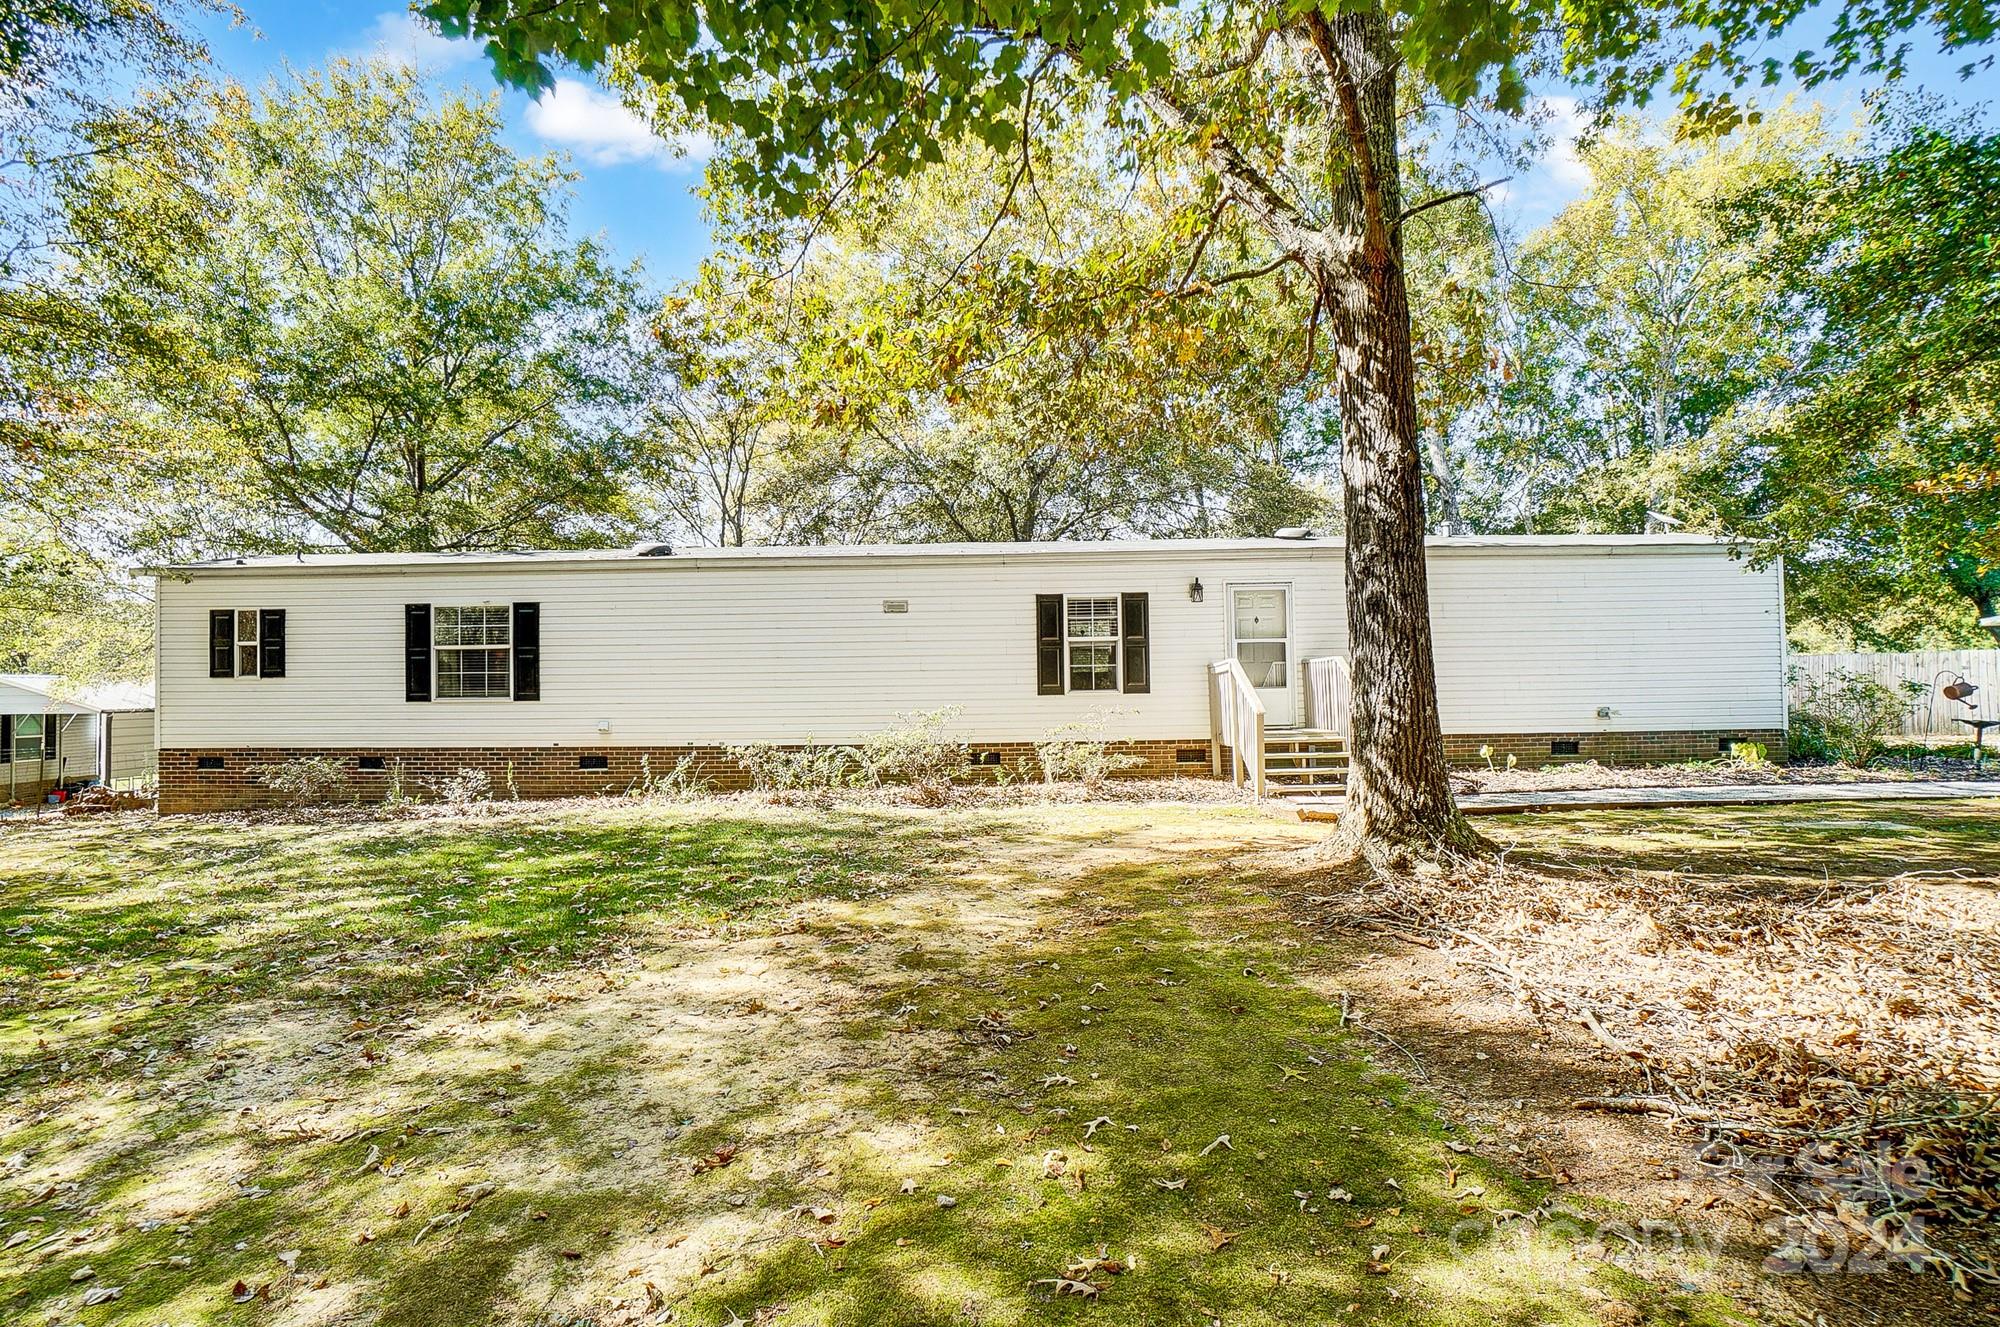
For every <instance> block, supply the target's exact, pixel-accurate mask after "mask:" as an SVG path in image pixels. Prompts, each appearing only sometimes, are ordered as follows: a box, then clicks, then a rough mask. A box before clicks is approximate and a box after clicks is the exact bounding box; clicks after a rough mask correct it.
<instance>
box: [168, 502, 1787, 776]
mask: <svg viewBox="0 0 2000 1327" xmlns="http://www.w3.org/2000/svg"><path fill="white" fill-rule="evenodd" d="M1343 555H1344V550H1343V548H1342V545H1341V543H1340V541H1338V540H1335V539H1310V538H1309V539H1297V540H1293V539H1230V540H1174V541H1165V540H1161V541H1131V542H1113V543H1095V544H1087V543H1039V544H939V545H897V546H873V547H831V548H760V549H727V550H719V549H696V550H688V551H682V550H674V549H668V548H666V547H665V546H663V545H641V546H639V547H637V548H634V549H630V550H623V551H616V552H609V551H583V552H520V553H477V554H464V555H451V554H348V555H308V556H302V557H251V558H241V559H228V560H222V561H214V562H203V563H196V564H191V565H185V566H178V567H169V568H163V569H159V570H158V571H156V572H155V573H154V574H155V575H156V576H157V577H158V580H159V598H158V603H159V618H158V634H159V639H158V673H157V681H158V704H159V744H160V777H161V802H160V805H161V809H162V810H163V811H184V810H209V809H221V808H227V807H238V806H247V805H255V804H258V803H260V802H263V801H266V800H268V799H269V796H270V794H269V792H268V790H267V789H265V788H263V786H262V785H261V783H260V782H259V779H258V777H257V775H256V773H255V771H256V768H257V767H258V766H261V765H266V764H270V763H275V762H277V761H282V760H286V759H291V758H295V757H298V756H304V755H324V756H328V757H331V758H333V759H336V760H338V761H341V762H343V763H345V764H349V765H351V767H352V773H353V779H352V781H351V782H352V783H353V785H354V786H355V787H357V788H360V789H362V790H363V791H364V794H365V792H366V790H367V789H370V788H376V789H381V788H385V787H387V786H388V781H389V780H390V779H391V778H392V777H399V778H402V779H406V780H409V781H413V782H416V783H421V782H422V781H423V780H425V779H434V778H439V777H443V776H446V775H449V774H451V773H452V772H455V771H456V770H459V769H462V768H466V767H478V768H482V769H485V770H486V771H487V772H488V773H489V775H490V776H491V777H492V779H493V781H494V783H495V785H496V786H503V783H504V782H506V781H511V784H512V786H513V787H514V788H515V789H517V790H519V791H520V792H521V793H522V794H523V795H527V796H539V795H558V794H566V793H578V792H589V791H596V790H600V789H604V788H608V787H623V786H625V785H626V784H627V783H628V782H630V781H631V780H632V779H633V778H634V777H635V776H636V775H637V774H638V773H639V771H640V761H641V758H642V757H643V758H645V759H646V760H647V762H648V763H649V765H650V768H652V769H653V770H655V771H658V770H660V769H663V768H665V767H666V766H668V765H671V764H672V762H673V761H674V760H676V759H678V758H679V757H680V756H683V755H688V754H692V755H694V756H695V757H696V758H697V759H698V760H699V761H701V762H702V765H703V767H704V771H705V773H707V774H708V776H709V777H711V778H712V779H714V780H715V781H717V782H718V783H722V784H725V785H726V784H729V783H732V782H737V781H740V778H741V771H740V770H738V769H737V768H736V767H735V766H734V764H733V762H730V761H729V760H728V759H727V757H726V756H725V754H724V751H723V748H725V747H727V746H730V745H740V744H744V743H750V742H759V741H769V742H778V743H785V744H801V745H802V744H806V743H812V742H844V741H851V740H854V739H856V738H859V737H861V736H863V735H865V734H867V733H869V732H871V731H876V730H880V729H882V728H884V727H887V726H889V725H891V724H893V723H894V722H895V721H896V719H897V717H898V716H899V715H903V714H907V713H909V712H911V711H917V710H932V709H938V708H942V707H946V706H953V707H956V708H957V712H958V713H957V719H956V724H957V728H958V732H959V734H960V735H961V736H963V738H964V739H965V740H966V742H967V743H968V744H970V746H971V747H972V749H973V751H974V753H975V756H976V758H977V759H979V760H980V761H982V762H986V763H1000V762H1007V763H1012V762H1015V761H1018V760H1021V759H1023V758H1024V757H1026V756H1028V755H1030V754H1031V753H1032V750H1033V745H1034V743H1035V742H1036V741H1038V740H1040V739H1042V738H1044V737H1046V736H1047V735H1048V734H1049V733H1050V732H1051V731H1052V730H1055V729H1058V728H1061V727H1063V726H1064V725H1069V724H1075V723H1079V722H1083V723H1089V724H1095V725H1098V726H1100V727H1101V730H1102V732H1103V735H1104V736H1105V737H1107V738H1109V739H1111V740H1113V741H1115V742H1118V743H1120V744H1122V745H1123V746H1124V747H1125V748H1126V749H1127V750H1129V751H1130V752H1131V753H1133V754H1134V755H1136V756H1138V757H1139V758H1140V760H1141V762H1142V763H1141V764H1140V765H1138V766H1137V767H1136V769H1135V772H1136V773H1140V774H1153V775H1166V774H1173V773H1176V772H1180V773H1188V774H1208V773H1212V772H1219V771H1220V772H1228V771H1235V772H1237V773H1239V774H1244V773H1248V774H1249V775H1250V776H1251V777H1257V778H1261V777H1263V775H1264V774H1265V773H1267V772H1268V773H1269V774H1270V775H1271V777H1272V780H1273V782H1274V784H1278V783H1292V784H1299V785H1306V786H1317V785H1322V784H1324V783H1325V782H1326V780H1327V777H1330V774H1329V773H1328V772H1329V771H1333V770H1335V769H1337V766H1338V764H1339V761H1340V758H1341V757H1340V742H1341V739H1342V738H1343V737H1344V725H1345V713H1346V710H1345V655H1346V651H1347V613H1346V607H1345V604H1344V602H1343V596H1342V559H1343ZM1429 565H1430V581H1431V612H1432V619H1433V623H1434V626H1435V630H1436V645H1437V671H1438V702H1439V706H1440V709H1441V712H1442V715H1443V720H1444V728H1445V732H1446V734H1447V746H1448V749H1449V752H1450V754H1451V755H1452V756H1453V757H1454V758H1455V759H1461V760H1464V759H1472V758H1474V757H1475V756H1476V753H1477V752H1478V749H1479V748H1480V747H1481V746H1488V745H1490V746H1492V747H1493V748H1495V753H1496V758H1498V757H1500V756H1501V755H1503V754H1513V755H1515V756H1517V757H1518V758H1519V759H1520V760H1521V761H1522V762H1523V763H1526V764H1528V765H1531V766H1533V765H1539V764H1542V763H1546V762H1548V761H1549V760H1551V759H1556V760H1561V759H1590V758H1597V759H1600V760H1614V759H1624V760H1639V759H1681V758H1689V757H1695V756H1712V755H1714V754H1715V753H1716V752H1717V751H1718V749H1722V748H1725V747H1726V745H1727V744H1728V743H1729V742H1730V741H1734V740H1755V741H1759V742H1766V743H1771V744H1778V743H1781V742H1782V741H1783V729H1784V723H1785V636H1784V606H1783V602H1782V591H1781V589H1780V577H1779V573H1778V570H1777V569H1776V568H1775V567H1767V568H1761V569H1759V568H1753V567H1751V566H1750V565H1749V564H1748V563H1746V562H1745V561H1743V560H1742V559H1741V558H1740V557H1739V556H1738V555H1737V553H1736V552H1735V550H1732V549H1731V548H1730V547H1728V546H1727V545H1725V544H1721V543H1717V542H1714V541H1710V540H1707V539H1702V538H1696V537H1690V536H1683V535H1665V536H1576V537H1505V538H1503V537H1491V538H1488V537H1476V538H1446V539H1434V540H1432V541H1431V542H1430V545H1429ZM1260 730H1261V732H1262V734H1263V740H1262V741H1261V742H1260V741H1259V740H1258V739H1257V733H1258V732H1259V731H1260ZM1315 771H1318V772H1315Z"/></svg>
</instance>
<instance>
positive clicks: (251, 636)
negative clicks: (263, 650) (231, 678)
mask: <svg viewBox="0 0 2000 1327" xmlns="http://www.w3.org/2000/svg"><path fill="white" fill-rule="evenodd" d="M232 657H233V658H234V659H235V660H236V675H237V676H238V677H255V676H257V610H256V609H254V608H239V609H237V610H236V653H235V654H234V655H233V656H232Z"/></svg>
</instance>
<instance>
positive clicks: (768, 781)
mask: <svg viewBox="0 0 2000 1327" xmlns="http://www.w3.org/2000/svg"><path fill="white" fill-rule="evenodd" d="M723 752H724V754H725V755H727V756H728V757H729V758H730V759H731V760H733V761H735V762H736V763H737V764H738V765H741V766H742V767H743V772H744V773H745V774H748V775H749V776H750V786H751V787H752V788H754V789H755V790H757V791H758V792H772V793H830V792H833V791H834V790H836V789H839V788H852V787H853V786H854V785H855V784H856V783H858V782H859V781H860V779H861V775H862V769H861V756H860V753H859V752H857V751H856V750H855V749H854V748H853V747H851V746H817V745H814V744H812V743H810V742H809V743H807V744H806V745H805V746H801V747H784V746H779V745H778V744H777V743H776V742H752V743H750V744H749V745H747V746H732V747H725V748H724V749H723Z"/></svg>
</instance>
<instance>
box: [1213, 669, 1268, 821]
mask: <svg viewBox="0 0 2000 1327" xmlns="http://www.w3.org/2000/svg"><path fill="white" fill-rule="evenodd" d="M1208 716H1209V739H1208V745H1209V758H1210V763H1211V765H1212V767H1213V768H1214V770H1215V772H1216V773H1217V774H1218V775H1219V774H1221V773H1222V753H1223V752H1224V751H1225V750H1226V751H1228V753H1229V781H1230V782H1231V783H1233V784H1235V785H1236V786H1237V787H1239V788H1241V787H1242V786H1243V784H1244V782H1245V781H1246V779H1247V780H1248V782H1249V784H1250V786H1251V789H1252V790H1253V791H1254V792H1255V793H1256V794H1257V796H1259V797H1262V796H1263V795H1264V702H1263V701H1262V700H1261V699H1259V698H1258V695H1257V688H1255V687H1253V686H1251V685H1250V675H1249V674H1248V673H1246V672H1244V671H1243V665H1242V664H1240V663H1238V662H1236V660H1234V659H1222V660H1218V661H1217V662H1215V663H1212V664H1210V665H1209V666H1208Z"/></svg>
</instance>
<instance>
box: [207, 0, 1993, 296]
mask: <svg viewBox="0 0 2000 1327" xmlns="http://www.w3.org/2000/svg"><path fill="white" fill-rule="evenodd" d="M238 2H239V4H241V7H242V8H243V10H244V11H245V12H246V13H247V14H248V16H249V20H250V22H249V26H248V27H238V28H230V27H228V26H226V25H224V24H222V23H219V22H215V21H212V20H211V21H210V22H208V23H207V24H206V25H204V30H205V32H206V34H207V36H208V37H209V39H210V44H211V47H212V49H213V51H214V55H215V59H216V63H217V65H218V66H220V68H221V69H222V71H223V72H225V73H227V74H229V75H232V76H234V77H235V78H237V79H239V80H242V81H244V82H246V83H250V84H253V85H254V84H256V83H260V82H262V81H263V80H264V78H265V77H266V76H267V75H269V74H271V73H273V72H275V71H277V70H278V69H280V68H281V67H282V66H283V65H284V64H285V63H287V62H289V63H290V64H292V65H293V66H295V67H298V68H309V67H312V66H316V65H318V64H321V63H322V62H324V61H325V60H327V59H328V58H329V57H331V56H337V55H347V56H356V55H365V54H368V53H371V52H384V53H389V54H393V55H394V56H396V57H397V58H399V59H402V60H404V61H405V62H408V63H412V64H415V65H416V66H417V67H419V68H421V69H424V70H425V71H426V72H427V73H429V74H430V76H431V77H432V78H433V79H434V80H436V81H437V82H438V83H439V84H441V85H443V86H447V87H457V86H465V87H469V88H471V89H473V90H475V91H476V92H478V93H480V94H482V95H488V94H491V93H492V92H494V91H495V84H494V82H493V78H492V75H491V73H490V72H489V71H488V69H487V68H486V66H485V64H484V62H483V60H482V59H481V57H480V55H479V51H478V48H477V47H476V46H475V45H474V44H473V43H470V42H447V41H445V40H443V39H442V38H440V37H438V36H437V35H436V34H434V33H432V32H430V31H429V30H428V29H426V28H425V27H424V26H423V25H422V24H420V23H419V22H418V21H417V20H415V19H414V18H412V17H410V16H409V15H408V14H407V13H406V12H405V11H404V10H402V9H399V8H396V7H395V6H394V5H393V4H384V5H382V6H381V7H380V8H375V9H371V8H370V7H368V6H367V5H351V4H338V3H331V2H329V0H313V2H307V3H292V4H280V3H258V0H238ZM1911 45H1912V59H1911V67H1912V71H1913V79H1912V81H1913V82H1915V83H1916V84H1917V85H1919V86H1921V87H1923V88H1925V89H1927V90H1929V91H1931V92H1935V93H1937V94H1939V95H1941V96H1943V97H1944V98H1946V99H1947V100H1948V101H1950V102H1952V103H1954V104H1956V105H1959V106H1964V107H1968V108H1973V109H1975V110H1976V111H1977V112H1978V113H1979V114H1980V116H1981V118H1982V120H1983V121H1985V122H1986V123H1988V124H1989V125H1990V124H1991V123H1992V121H1993V118H1994V117H1993V114H1992V112H1993V105H1992V100H1991V95H1990V93H1988V92H1987V91H1986V88H1985V85H1986V84H1994V83H1996V82H2000V79H1996V77H1995V76H1993V75H1992V74H1990V73H1989V74H1988V75H1986V76H1984V77H1983V78H1982V79H1975V80H1974V81H1972V82H1969V83H1963V82H1960V80H1959V79H1958V78H1957V76H1956V70H1957V67H1958V65H1959V64H1961V63H1963V60H1962V59H1960V58H1952V59H1947V58H1944V57H1942V56H1940V55H1938V54H1937V53H1935V52H1934V51H1931V50H1930V49H1929V48H1928V43H1927V42H1926V41H1925V40H1924V39H1923V38H1921V37H1919V38H1914V39H1913V40H1912V43H1911ZM1864 86H1865V84H1864V83H1863V82H1862V81H1861V80H1856V81H1854V82H1853V83H1851V84H1848V85H1842V86H1837V87H1833V88H1828V89H1822V90H1821V91H1819V92H1818V93H1816V94H1815V95H1816V97H1817V99H1819V100H1821V101H1823V102H1825V103H1827V104H1828V105H1831V106H1837V107H1844V108H1850V109H1851V108H1852V107H1854V106H1855V105H1857V104H1858V98H1859V96H1860V93H1861V92H1862V90H1863V88H1864ZM501 99H502V106H503V110H504V113H505V115H506V120H507V126H508V130H507V137H508V141H509V143H510V145H512V146H513V147H514V148H516V149H517V150H519V151H522V152H529V153H537V154H539V153H544V152H549V151H560V152H565V153H568V154H569V155H570V157H571V158H572V165H573V166H574V168H575V169H576V170H577V171H578V172H579V173H580V174H581V177H582V178H581V179H580V180H579V181H578V182H577V186H576V197H575V202H574V205H573V210H572V213H571V216H572V219H573V220H574V222H575V223H576V226H577V228H578V229H579V230H581V231H583V232H586V233H593V234H601V235H603V236H604V237H605V239H606V240H607V241H608V242H609V244H610V245H611V247H612V248H613V249H614V250H615V251H616V252H617V253H618V254H619V255H621V256H622V257H623V258H625V259H633V258H642V259H644V260H645V263H646V267H647V270H648V271H649V272H650V274H651V275H652V277H653V279H654V280H655V281H659V282H666V281H671V280H674V279H675V278H678V277H683V276H687V275H689V274H690V273H692V272H693V270H694V267H695V264H696V263H697V262H699V261H700V259H701V256H702V255H703V254H704V253H706V252H707V250H708V243H709V241H708V228H707V225H706V224H705V223H704V221H703V219H702V212H701V203H700V200H699V199H698V198H696V197H694V195H693V193H692V192H691V191H692V189H693V188H694V187H695V186H696V185H698V184H699V183H700V182H701V165H700V151H701V149H700V144H694V145H692V147H693V151H692V152H691V153H689V154H687V155H678V154H676V153H675V152H674V151H673V150H672V149H671V148H670V147H669V146H668V145H666V144H663V143H661V142H660V141H659V140H657V139H655V138H654V137H653V136H652V134H650V133H649V132H648V131H647V129H646V127H645V126H644V125H643V124H642V123H640V122H639V121H638V119H637V118H635V117H634V116H633V115H632V114H631V112H629V111H627V110H626V109H625V108H624V107H623V106H621V105H619V104H618V102H617V101H616V100H615V99H614V98H612V97H611V96H609V95H608V94H606V93H605V92H603V91H601V90H600V89H598V88H596V87H595V86H593V85H592V84H591V83H590V82H589V80H588V79H586V78H583V77H581V76H579V77H577V78H573V79H564V80H561V81H559V82H558V83H557V86H556V89H555V91H554V92H553V93H551V94H549V95H548V96H546V97H545V98H543V99H542V100H541V101H540V102H535V101H531V100H529V99H528V98H527V97H525V96H523V95H522V94H520V93H518V92H513V91H507V92H503V93H501ZM1575 106H1576V103H1575V99H1574V97H1573V96H1568V95H1565V93H1564V91H1563V90H1561V89H1556V90H1552V92H1551V95H1550V97H1549V110H1550V112H1551V128H1552V130H1553V131H1554V132H1555V134H1556V139H1555V142H1554V144H1553V146H1552V148H1551V150H1550V152H1549V153H1548V155H1547V156H1546V158H1545V159H1544V160H1543V161H1542V162H1541V164H1539V165H1538V166H1537V167H1536V169H1535V170H1534V171H1533V172H1531V173H1530V174H1528V175H1527V176H1525V177H1523V178H1521V179H1519V180H1516V181H1514V182H1513V183H1512V184H1510V185H1509V186H1508V188H1507V197H1506V201H1505V204H1504V211H1505V212H1506V213H1508V214H1509V215H1511V217H1512V218H1513V219H1514V220H1515V221H1517V222H1518V223H1519V224H1521V225H1522V226H1523V227H1531V226H1533V225H1535V224H1538V223H1539V222H1541V221H1543V220H1546V219H1547V218H1548V217H1550V216H1553V215H1554V214H1555V212H1556V211H1558V210H1559V209H1560V208H1561V207H1562V205H1563V204H1565V203H1567V202H1568V201H1569V200H1571V199H1572V198H1575V197H1576V196H1577V195H1578V194H1579V193H1581V192H1582V190H1583V189H1584V187H1585V186H1586V184H1587V183H1588V179H1587V175H1586V173H1585V172H1584V170H1583V169H1582V167H1581V165H1580V163H1578V161H1577V159H1576V155H1575V152H1574V151H1573V150H1572V149H1571V147H1570V144H1569V141H1568V140H1569V138H1570V137H1571V136H1573V134H1574V131H1575V129H1576V128H1577V127H1578V123H1579V122H1578V119H1577V116H1576V113H1575Z"/></svg>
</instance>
